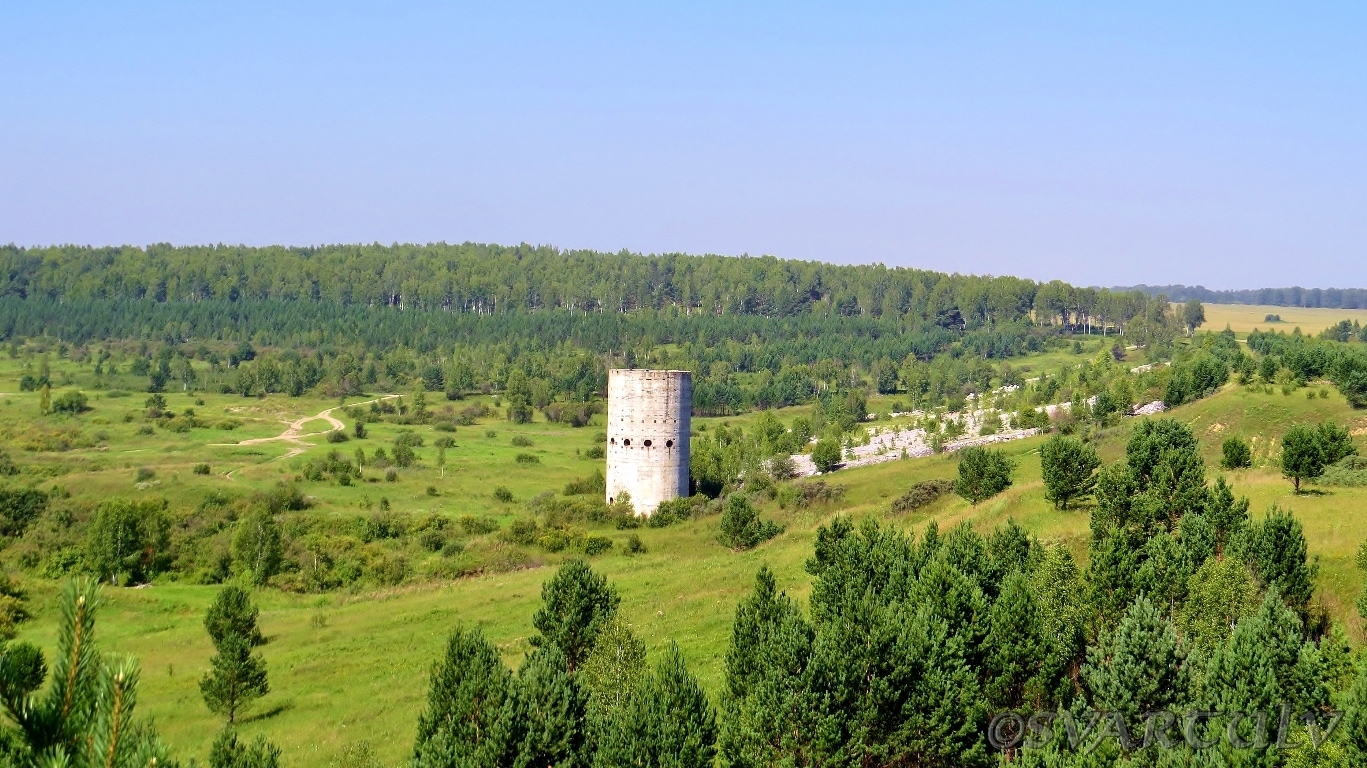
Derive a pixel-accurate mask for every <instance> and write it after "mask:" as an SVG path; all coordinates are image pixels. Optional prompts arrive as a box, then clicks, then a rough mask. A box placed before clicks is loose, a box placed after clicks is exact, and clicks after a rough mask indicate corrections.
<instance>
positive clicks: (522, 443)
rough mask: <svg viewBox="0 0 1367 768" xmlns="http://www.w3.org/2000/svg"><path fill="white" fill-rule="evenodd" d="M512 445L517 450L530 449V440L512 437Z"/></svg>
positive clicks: (524, 436)
mask: <svg viewBox="0 0 1367 768" xmlns="http://www.w3.org/2000/svg"><path fill="white" fill-rule="evenodd" d="M513 445H516V446H517V447H519V448H530V447H532V439H531V438H530V437H527V436H526V435H513Z"/></svg>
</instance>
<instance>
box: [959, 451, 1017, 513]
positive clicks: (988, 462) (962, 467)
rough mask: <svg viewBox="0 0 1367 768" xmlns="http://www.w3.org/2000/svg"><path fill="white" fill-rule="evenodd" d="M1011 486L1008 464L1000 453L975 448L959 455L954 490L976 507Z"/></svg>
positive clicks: (1009, 462) (1009, 466)
mask: <svg viewBox="0 0 1367 768" xmlns="http://www.w3.org/2000/svg"><path fill="white" fill-rule="evenodd" d="M1009 487H1011V461H1010V460H1009V459H1007V458H1006V455H1005V454H1003V453H1002V452H1001V451H994V450H990V449H987V448H980V447H977V446H974V447H971V448H965V449H963V450H962V451H960V453H959V479H958V480H957V481H955V483H954V491H955V492H956V493H958V494H959V495H960V496H962V497H964V498H965V499H967V500H968V501H969V503H971V504H975V505H976V504H978V503H980V502H983V501H985V500H987V499H990V498H992V497H993V496H996V495H997V494H999V493H1001V492H1002V491H1004V490H1006V489H1007V488H1009Z"/></svg>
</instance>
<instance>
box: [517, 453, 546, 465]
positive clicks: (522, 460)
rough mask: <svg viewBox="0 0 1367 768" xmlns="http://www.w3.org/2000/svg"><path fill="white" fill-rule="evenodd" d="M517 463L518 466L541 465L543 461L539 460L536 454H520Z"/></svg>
mask: <svg viewBox="0 0 1367 768" xmlns="http://www.w3.org/2000/svg"><path fill="white" fill-rule="evenodd" d="M517 463H518V464H540V463H541V459H539V458H537V456H536V454H534V453H519V454H518V455H517Z"/></svg>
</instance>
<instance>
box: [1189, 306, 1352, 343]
mask: <svg viewBox="0 0 1367 768" xmlns="http://www.w3.org/2000/svg"><path fill="white" fill-rule="evenodd" d="M1204 306H1205V310H1206V323H1205V325H1204V326H1202V328H1203V329H1204V330H1210V331H1219V330H1223V329H1224V328H1225V326H1229V329H1230V330H1232V331H1234V333H1236V334H1238V335H1239V336H1240V337H1243V336H1246V335H1247V334H1248V333H1249V331H1254V330H1261V331H1286V332H1288V333H1289V332H1291V330H1292V329H1294V328H1300V329H1301V333H1304V334H1307V335H1315V334H1318V333H1319V332H1320V331H1322V330H1324V329H1325V328H1328V327H1329V326H1331V325H1333V324H1335V323H1337V322H1339V321H1340V320H1348V321H1353V320H1356V321H1358V322H1359V323H1363V324H1367V309H1326V308H1322V307H1275V306H1272V305H1262V304H1206V305H1204ZM1268 315H1276V316H1278V317H1280V318H1281V319H1280V320H1279V321H1277V322H1271V323H1270V322H1268V321H1267V316H1268Z"/></svg>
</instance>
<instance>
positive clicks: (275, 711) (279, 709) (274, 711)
mask: <svg viewBox="0 0 1367 768" xmlns="http://www.w3.org/2000/svg"><path fill="white" fill-rule="evenodd" d="M291 709H294V701H293V700H290V701H282V702H280V703H279V704H276V705H274V706H272V707H270V708H269V709H263V710H261V711H260V712H256V713H254V714H252V715H248V716H247V717H242V718H238V722H239V723H255V722H258V721H260V720H269V719H271V718H272V717H275V716H277V715H283V714H284V713H286V712H288V711H290V710H291Z"/></svg>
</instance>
